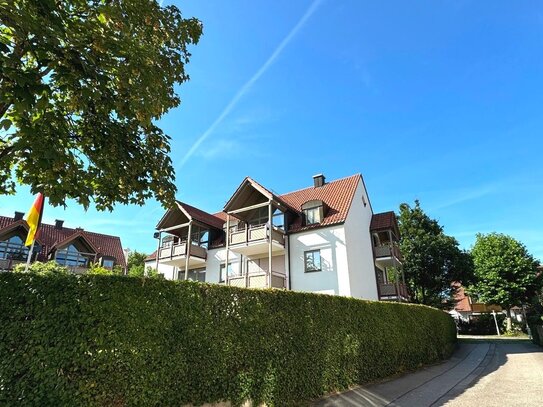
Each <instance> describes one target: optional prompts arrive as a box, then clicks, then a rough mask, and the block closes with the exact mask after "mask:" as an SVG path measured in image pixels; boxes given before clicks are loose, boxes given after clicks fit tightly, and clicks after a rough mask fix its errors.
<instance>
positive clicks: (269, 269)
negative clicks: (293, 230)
mask: <svg viewBox="0 0 543 407" xmlns="http://www.w3.org/2000/svg"><path fill="white" fill-rule="evenodd" d="M272 216H273V214H272V201H270V203H269V205H268V225H269V227H268V239H269V247H268V288H272V241H273V240H272Z"/></svg>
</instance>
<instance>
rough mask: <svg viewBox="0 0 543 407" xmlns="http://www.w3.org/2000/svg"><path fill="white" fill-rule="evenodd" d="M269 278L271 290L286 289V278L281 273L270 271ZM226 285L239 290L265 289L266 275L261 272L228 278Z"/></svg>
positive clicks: (266, 283) (266, 284)
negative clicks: (239, 288)
mask: <svg viewBox="0 0 543 407" xmlns="http://www.w3.org/2000/svg"><path fill="white" fill-rule="evenodd" d="M271 277H272V278H271V286H272V288H286V276H285V275H284V274H283V273H278V272H276V271H272V275H271ZM228 285H231V286H234V287H241V288H267V287H268V275H267V274H266V273H264V272H261V273H249V274H248V275H241V276H229V277H228Z"/></svg>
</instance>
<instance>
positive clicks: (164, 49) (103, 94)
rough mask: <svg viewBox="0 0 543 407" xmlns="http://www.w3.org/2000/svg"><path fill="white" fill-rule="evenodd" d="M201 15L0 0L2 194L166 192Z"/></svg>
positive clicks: (138, 4)
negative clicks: (168, 129) (163, 120)
mask: <svg viewBox="0 0 543 407" xmlns="http://www.w3.org/2000/svg"><path fill="white" fill-rule="evenodd" d="M201 33H202V25H201V23H200V22H199V21H198V20H197V19H194V18H190V19H184V18H183V17H182V15H181V12H180V10H179V9H177V8H176V7H175V6H166V7H162V6H160V4H159V2H158V1H156V0H130V1H120V0H101V1H99V0H0V194H12V193H14V192H15V187H16V182H19V183H23V184H27V185H29V186H30V187H31V189H32V191H33V192H37V191H41V192H43V193H44V194H45V195H46V196H47V197H48V198H49V202H50V203H51V204H53V205H63V204H65V203H66V200H67V199H69V198H73V199H75V200H76V201H77V202H79V203H80V204H82V205H83V206H84V207H85V208H86V207H88V206H89V204H90V202H91V200H94V202H95V204H96V207H97V208H98V209H102V210H103V209H112V207H113V205H114V204H115V203H123V204H128V203H134V204H143V202H144V201H145V200H146V199H147V198H150V197H152V196H154V197H156V198H157V199H158V200H159V201H161V202H163V203H169V202H171V201H172V200H173V197H174V193H175V186H174V184H173V181H174V178H175V176H174V170H173V166H172V162H171V159H170V158H169V156H168V154H169V152H170V145H169V137H168V136H167V135H166V134H164V133H163V132H162V130H161V129H160V128H159V127H158V126H156V124H155V121H156V120H157V119H159V118H160V117H161V116H162V115H163V114H165V113H166V112H167V111H168V110H170V109H171V108H174V107H176V106H178V105H179V104H180V98H179V97H178V96H177V95H176V93H175V91H174V85H175V84H176V83H182V82H185V81H187V80H188V78H189V77H188V75H187V73H186V72H185V64H186V63H187V62H188V61H189V57H190V53H189V51H188V49H187V47H188V46H189V45H190V44H196V43H197V42H198V40H199V38H200V35H201Z"/></svg>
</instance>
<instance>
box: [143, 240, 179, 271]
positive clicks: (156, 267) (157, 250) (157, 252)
mask: <svg viewBox="0 0 543 407" xmlns="http://www.w3.org/2000/svg"><path fill="white" fill-rule="evenodd" d="M161 239H162V232H158V244H157V248H156V256H155V257H156V263H155V264H156V266H155V270H156V272H157V273H158V258H159V256H160V241H161ZM145 273H146V270H143V275H145ZM174 277H175V269H174Z"/></svg>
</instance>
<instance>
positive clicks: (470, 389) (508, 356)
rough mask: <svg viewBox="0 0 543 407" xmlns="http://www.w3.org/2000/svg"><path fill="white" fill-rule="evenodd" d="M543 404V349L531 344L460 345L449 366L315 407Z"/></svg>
mask: <svg viewBox="0 0 543 407" xmlns="http://www.w3.org/2000/svg"><path fill="white" fill-rule="evenodd" d="M541 405H543V348H540V347H537V346H535V345H533V344H532V343H530V342H528V341H527V340H512V341H504V340H489V341H486V340H475V341H470V342H461V343H460V344H459V346H458V348H457V350H456V352H455V353H454V354H453V356H452V357H451V358H450V359H449V360H447V361H446V362H444V363H441V364H439V365H434V366H430V367H427V368H424V369H422V370H420V371H417V372H415V373H410V374H406V375H404V376H401V377H398V378H395V379H392V380H388V381H385V382H381V383H378V384H374V385H370V386H363V387H359V388H356V389H353V390H350V391H347V392H344V393H341V394H338V395H334V396H330V397H327V398H324V399H322V400H319V401H317V402H315V403H314V406H319V407H325V406H326V407H329V406H401V407H425V406H451V407H453V406H454V407H456V406H459V407H460V406H461V407H470V406H474V407H494V406H496V407H498V406H499V407H503V406H507V407H509V406H511V407H514V406H523V407H524V406H541Z"/></svg>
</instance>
